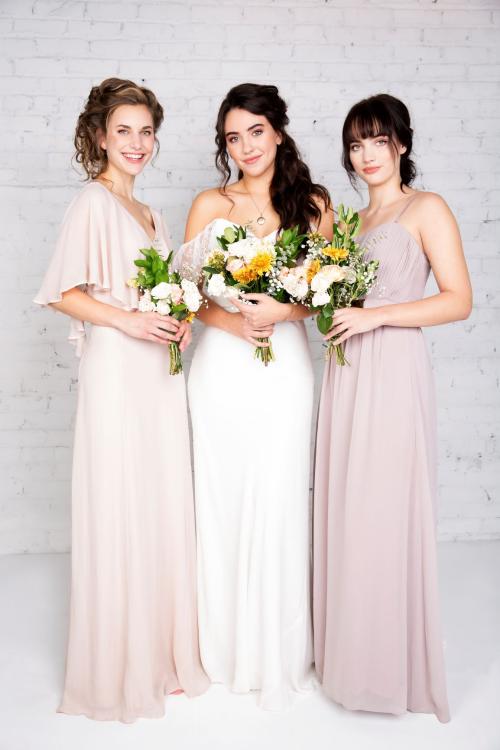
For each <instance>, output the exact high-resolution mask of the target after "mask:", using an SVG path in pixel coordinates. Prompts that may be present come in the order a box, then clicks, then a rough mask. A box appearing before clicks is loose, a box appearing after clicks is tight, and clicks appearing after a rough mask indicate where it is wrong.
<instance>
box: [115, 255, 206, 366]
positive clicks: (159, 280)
mask: <svg viewBox="0 0 500 750" xmlns="http://www.w3.org/2000/svg"><path fill="white" fill-rule="evenodd" d="M139 252H140V253H142V255H143V256H144V258H138V259H137V260H134V263H135V265H136V266H137V267H138V268H139V271H138V273H137V276H134V277H133V278H131V279H129V281H128V285H129V286H131V287H134V288H136V289H139V292H140V295H141V296H140V299H139V310H140V311H141V312H157V313H160V315H170V316H171V317H173V318H175V319H176V320H187V321H188V322H189V323H190V322H191V321H192V319H193V318H194V316H195V314H196V313H197V312H198V310H199V309H200V305H201V302H202V296H201V294H200V293H199V291H198V287H197V286H196V284H194V283H193V282H192V281H188V280H187V279H183V278H181V276H180V274H178V273H177V272H176V271H171V270H170V262H171V260H172V255H173V253H170V254H169V256H168V258H167V259H165V258H163V257H162V256H161V255H159V253H158V252H157V251H156V250H155V249H154V248H152V247H148V248H143V249H140V250H139ZM169 351H170V374H171V375H177V374H178V373H180V372H182V359H181V352H180V349H179V345H178V343H177V342H176V341H171V342H170V344H169Z"/></svg>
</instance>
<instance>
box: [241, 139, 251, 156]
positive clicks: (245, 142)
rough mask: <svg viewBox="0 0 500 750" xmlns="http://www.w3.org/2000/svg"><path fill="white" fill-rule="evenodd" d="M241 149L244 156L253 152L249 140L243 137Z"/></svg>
mask: <svg viewBox="0 0 500 750" xmlns="http://www.w3.org/2000/svg"><path fill="white" fill-rule="evenodd" d="M242 147H243V153H244V154H249V153H251V152H252V151H253V145H252V142H251V140H250V138H248V137H246V136H243V139H242Z"/></svg>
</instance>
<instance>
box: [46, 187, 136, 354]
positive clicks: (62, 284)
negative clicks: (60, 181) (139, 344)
mask: <svg viewBox="0 0 500 750" xmlns="http://www.w3.org/2000/svg"><path fill="white" fill-rule="evenodd" d="M92 187H93V186H92V185H89V186H87V187H85V188H83V190H82V191H81V192H80V193H79V194H78V195H77V196H76V197H75V198H74V199H73V201H72V202H71V203H70V205H69V206H68V209H67V211H66V214H65V216H64V219H63V222H62V225H61V229H60V232H59V236H58V240H57V244H56V248H55V251H54V255H53V256H52V259H51V261H50V264H49V267H48V269H47V272H46V274H45V278H44V280H43V283H42V286H41V288H40V290H39V292H38V294H37V295H36V297H35V299H34V302H35V303H36V304H38V305H50V304H51V303H53V302H60V301H61V300H62V298H63V293H64V292H67V291H68V290H69V289H73V288H74V287H80V289H82V291H87V289H88V288H89V287H93V288H94V290H96V291H98V292H101V291H106V292H109V294H110V301H111V303H114V304H116V305H117V306H121V305H123V306H125V307H128V308H129V309H130V308H131V307H133V306H134V301H133V300H132V299H131V292H132V291H135V290H131V289H129V288H128V287H127V285H126V279H127V272H128V269H127V268H125V267H124V263H123V260H122V258H121V257H120V256H121V255H122V252H121V248H120V244H121V243H120V238H119V236H117V237H115V236H114V235H115V234H117V233H116V232H114V231H113V227H110V226H108V224H109V216H108V215H107V211H106V203H105V201H104V200H103V196H102V193H101V192H100V190H96V189H92ZM128 275H129V276H130V273H128ZM70 320H71V324H70V332H69V340H70V341H71V342H72V343H73V344H74V345H75V346H76V354H77V356H80V355H81V353H82V350H83V344H84V341H85V326H84V324H83V323H82V321H80V320H76V319H75V318H70Z"/></svg>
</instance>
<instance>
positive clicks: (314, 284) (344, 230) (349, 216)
mask: <svg viewBox="0 0 500 750" xmlns="http://www.w3.org/2000/svg"><path fill="white" fill-rule="evenodd" d="M359 226H360V218H359V216H358V214H357V213H356V212H355V211H353V209H352V208H349V209H346V208H344V206H343V205H340V206H339V208H338V223H336V224H334V227H333V240H332V241H331V242H328V240H326V239H325V237H323V236H322V235H321V234H319V233H311V234H310V235H308V239H307V245H308V250H307V254H306V259H305V262H304V265H303V266H302V267H297V268H296V269H292V270H291V271H290V272H289V273H288V275H287V279H286V284H287V288H288V289H289V291H290V294H293V288H294V285H295V294H293V296H294V297H295V299H296V301H297V302H301V303H302V304H304V305H306V306H307V307H310V308H311V309H312V310H314V311H315V312H317V313H318V315H317V317H316V324H317V326H318V329H319V330H320V332H321V333H322V334H326V333H328V331H330V329H331V327H332V325H333V317H334V315H335V310H339V309H341V308H343V307H350V306H351V305H352V304H353V303H355V302H356V301H358V300H362V299H364V298H365V297H366V295H367V293H368V292H369V290H370V289H371V288H372V286H373V284H374V283H375V280H376V271H377V268H378V265H379V262H378V260H370V261H365V260H364V259H363V256H364V253H365V249H364V248H363V247H361V246H360V245H359V244H358V243H356V242H355V240H354V238H355V237H356V235H357V233H358V232H359ZM334 350H335V354H336V358H337V364H339V365H345V364H349V363H348V362H347V360H346V358H345V354H344V347H343V346H342V344H336V343H335V338H333V339H331V340H330V341H329V342H328V345H327V350H326V358H327V359H329V358H330V357H331V356H332V354H333V351H334Z"/></svg>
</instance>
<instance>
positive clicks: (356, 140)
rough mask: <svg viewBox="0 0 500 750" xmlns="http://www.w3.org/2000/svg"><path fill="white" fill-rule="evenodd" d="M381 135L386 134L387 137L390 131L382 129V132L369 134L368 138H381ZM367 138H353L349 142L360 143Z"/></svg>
mask: <svg viewBox="0 0 500 750" xmlns="http://www.w3.org/2000/svg"><path fill="white" fill-rule="evenodd" d="M381 135H384V136H385V137H386V138H389V137H390V136H389V133H386V132H385V131H384V130H381V131H380V133H375V135H369V136H367V138H372V139H375V138H380V136H381ZM367 138H351V140H350V141H349V143H360V141H364V140H366V139H367Z"/></svg>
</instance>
